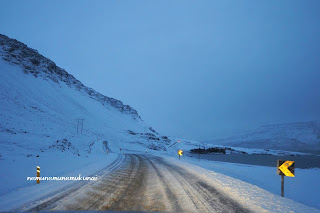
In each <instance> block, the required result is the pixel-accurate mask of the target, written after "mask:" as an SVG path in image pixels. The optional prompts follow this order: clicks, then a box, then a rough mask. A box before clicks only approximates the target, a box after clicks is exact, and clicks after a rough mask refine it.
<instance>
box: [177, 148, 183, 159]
mask: <svg viewBox="0 0 320 213" xmlns="http://www.w3.org/2000/svg"><path fill="white" fill-rule="evenodd" d="M182 154H183V151H182V150H181V149H180V150H179V151H178V155H179V160H180V156H181V155H182Z"/></svg>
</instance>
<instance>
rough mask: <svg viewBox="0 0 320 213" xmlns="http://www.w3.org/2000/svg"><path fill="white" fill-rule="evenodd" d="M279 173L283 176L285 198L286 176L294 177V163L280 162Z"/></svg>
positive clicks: (282, 193)
mask: <svg viewBox="0 0 320 213" xmlns="http://www.w3.org/2000/svg"><path fill="white" fill-rule="evenodd" d="M277 168H278V170H277V173H278V175H281V197H284V176H288V177H294V161H289V160H278V162H277Z"/></svg>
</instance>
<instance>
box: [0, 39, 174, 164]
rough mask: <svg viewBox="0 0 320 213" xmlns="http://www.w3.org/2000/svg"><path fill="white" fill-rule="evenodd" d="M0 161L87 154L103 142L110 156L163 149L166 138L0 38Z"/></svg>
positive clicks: (122, 108)
mask: <svg viewBox="0 0 320 213" xmlns="http://www.w3.org/2000/svg"><path fill="white" fill-rule="evenodd" d="M0 99H1V105H0V159H9V158H12V159H15V157H16V156H17V155H18V156H23V157H27V158H28V157H35V156H36V157H38V156H39V157H41V156H42V155H44V153H49V152H62V153H63V152H64V153H68V154H70V155H72V156H90V155H91V154H92V153H94V152H100V151H101V150H103V149H102V144H103V141H107V142H108V145H109V147H110V148H111V149H112V150H113V151H116V152H119V151H120V148H121V149H122V150H141V151H142V150H145V149H157V150H165V149H166V146H167V145H169V144H170V142H171V141H170V139H168V138H167V137H164V136H160V135H159V134H158V133H157V132H156V131H155V130H153V129H152V128H151V127H150V126H148V125H147V124H146V123H145V122H144V121H143V120H142V119H141V118H140V116H139V114H138V113H137V111H136V110H135V109H133V108H132V107H130V106H129V105H125V104H123V103H122V102H121V101H119V100H116V99H114V98H110V97H107V96H105V95H102V94H100V93H98V92H96V91H95V90H93V89H91V88H88V87H86V86H84V85H83V84H82V83H81V82H80V81H79V80H77V79H76V78H75V77H74V76H72V75H70V74H69V73H67V72H66V71H65V70H64V69H62V68H60V67H58V66H56V64H55V63H54V62H53V61H51V60H50V59H48V58H46V57H44V56H42V55H41V54H39V53H38V51H36V50H34V49H32V48H29V47H28V46H27V45H25V44H23V43H21V42H19V41H17V40H15V39H11V38H8V37H7V36H4V35H0Z"/></svg>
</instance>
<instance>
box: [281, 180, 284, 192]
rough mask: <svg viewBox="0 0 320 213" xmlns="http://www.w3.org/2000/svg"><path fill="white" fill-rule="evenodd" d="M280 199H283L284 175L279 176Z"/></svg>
mask: <svg viewBox="0 0 320 213" xmlns="http://www.w3.org/2000/svg"><path fill="white" fill-rule="evenodd" d="M281 197H284V175H281Z"/></svg>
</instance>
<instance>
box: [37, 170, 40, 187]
mask: <svg viewBox="0 0 320 213" xmlns="http://www.w3.org/2000/svg"><path fill="white" fill-rule="evenodd" d="M37 177H38V179H37V183H40V166H37Z"/></svg>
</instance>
